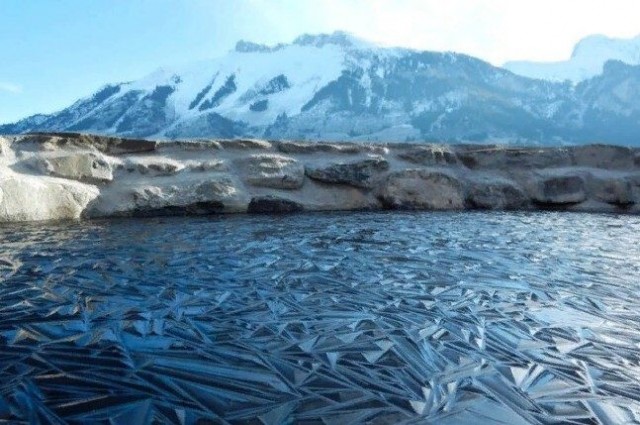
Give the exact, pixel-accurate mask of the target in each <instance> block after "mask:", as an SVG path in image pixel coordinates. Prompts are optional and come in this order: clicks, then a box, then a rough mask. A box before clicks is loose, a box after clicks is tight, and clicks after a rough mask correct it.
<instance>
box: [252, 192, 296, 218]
mask: <svg viewBox="0 0 640 425" xmlns="http://www.w3.org/2000/svg"><path fill="white" fill-rule="evenodd" d="M303 210H304V206H303V205H302V204H300V203H298V202H294V201H291V200H289V199H284V198H279V197H277V196H260V197H256V198H251V202H249V206H248V208H247V212H249V213H253V214H282V213H293V212H300V211H303Z"/></svg>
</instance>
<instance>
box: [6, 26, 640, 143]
mask: <svg viewBox="0 0 640 425" xmlns="http://www.w3.org/2000/svg"><path fill="white" fill-rule="evenodd" d="M639 70H640V67H634V66H630V65H625V64H623V63H621V62H608V63H607V64H606V65H605V66H604V69H603V73H602V74H601V75H600V76H598V77H595V78H592V79H589V80H586V81H584V82H582V83H580V84H578V85H576V86H573V85H571V84H563V83H554V82H549V81H543V80H536V79H530V78H526V77H522V76H518V75H515V74H513V73H512V72H510V71H507V70H505V69H502V68H497V67H494V66H492V65H490V64H488V63H486V62H484V61H481V60H479V59H476V58H473V57H470V56H466V55H461V54H455V53H436V52H422V51H415V50H408V49H400V48H381V47H378V46H375V45H373V44H370V43H368V42H366V41H363V40H360V39H358V38H355V37H353V36H351V35H348V34H346V33H343V32H336V33H333V34H330V35H303V36H301V37H299V38H298V39H296V40H295V41H294V42H293V43H291V44H280V45H277V46H264V45H258V44H255V43H250V42H245V41H241V42H239V43H238V44H237V46H236V48H235V50H234V51H232V52H230V53H228V54H227V55H226V56H224V57H222V58H218V59H214V60H210V61H204V62H200V63H195V64H192V65H190V66H186V67H183V68H176V69H161V70H158V71H156V72H154V73H152V74H151V75H149V76H147V77H145V78H142V79H140V80H138V81H133V82H128V83H120V84H111V85H107V86H105V87H103V88H102V89H101V90H99V91H97V92H96V93H94V94H93V95H91V96H89V97H87V98H84V99H81V100H79V101H77V102H76V103H74V104H73V105H71V106H70V107H68V108H66V109H64V110H62V111H60V112H58V113H54V114H51V115H35V116H32V117H29V118H26V119H24V120H22V121H19V122H17V123H14V124H7V125H4V126H0V134H2V133H5V134H6V133H21V132H27V131H81V132H92V133H99V134H114V135H120V136H129V137H148V138H169V139H173V138H200V137H226V138H230V137H264V138H270V139H306V140H319V139H321V140H354V141H367V140H376V141H377V140H379V141H420V140H429V141H441V142H447V141H476V142H478V141H482V142H496V141H498V142H522V143H541V144H544V143H556V144H557V143H581V142H594V141H603V142H612V143H627V144H635V143H638V142H640V140H638V139H639V138H637V135H638V134H640V119H639V117H640V105H638V104H637V102H636V101H635V99H637V97H634V96H636V94H637V93H638V90H639V88H640V71H639Z"/></svg>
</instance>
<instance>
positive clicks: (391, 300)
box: [0, 213, 640, 424]
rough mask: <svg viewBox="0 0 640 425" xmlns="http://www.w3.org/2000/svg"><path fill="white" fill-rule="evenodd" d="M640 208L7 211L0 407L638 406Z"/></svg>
mask: <svg viewBox="0 0 640 425" xmlns="http://www.w3.org/2000/svg"><path fill="white" fill-rule="evenodd" d="M639 230H640V220H639V219H637V218H634V217H629V216H624V217H617V216H606V215H582V214H554V213H514V214H506V213H505V214H500V213H497V214H496V213H492V214H481V213H455V214H454V213H442V214H440V213H431V214H430V213H423V214H402V213H400V214H399V213H393V214H384V213H375V214H371V213H362V214H314V215H301V216H287V217H269V216H264V217H223V218H217V217H212V218H196V219H178V218H176V219H170V218H164V219H156V220H145V221H136V220H115V221H104V222H92V223H66V224H65V223H61V224H53V225H52V224H45V225H15V226H10V227H5V228H2V229H0V240H2V244H1V245H0V279H2V282H1V283H0V420H2V419H4V420H8V421H9V422H10V423H20V422H27V423H28V422H32V423H38V422H40V423H68V422H71V423H141V424H143V423H176V424H185V423H256V424H282V423H292V422H296V423H309V424H315V423H318V424H332V423H336V424H338V423H339V424H342V423H373V424H396V423H411V424H418V423H425V422H430V423H439V424H440V423H444V424H459V423H503V424H547V423H574V424H586V423H599V424H621V423H636V422H638V419H639V417H640V383H639V382H640V379H639V378H640V348H639V347H640V316H638V311H640V301H639V300H638V296H637V294H638V293H639V289H640V279H638V276H640V273H639V272H640V261H639V258H640V244H638V243H637V240H636V236H635V235H637V234H638V231H639Z"/></svg>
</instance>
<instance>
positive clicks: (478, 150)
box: [0, 133, 640, 222]
mask: <svg viewBox="0 0 640 425" xmlns="http://www.w3.org/2000/svg"><path fill="white" fill-rule="evenodd" d="M639 155H640V151H638V150H637V149H631V148H625V147H617V146H606V145H590V146H578V147H562V148H557V149H553V148H544V149H540V148H531V149H525V148H517V149H515V148H511V147H504V146H486V145H485V146H471V145H447V146H438V145H416V144H413V145H412V144H377V145H375V144H349V143H317V144H314V143H302V142H276V141H274V142H266V141H262V140H236V141H230V140H198V141H193V142H187V141H180V142H151V141H146V140H125V139H117V138H112V137H102V136H91V135H85V134H66V133H64V134H63V133H58V134H51V135H47V134H35V135H33V134H32V135H26V136H15V137H2V138H0V222H8V221H30V220H56V219H75V218H80V217H109V216H156V215H201V214H218V213H241V212H251V213H286V212H296V211H327V210H362V209H382V208H387V209H416V210H460V209H465V208H468V209H491V210H508V209H536V208H553V209H562V210H570V211H606V212H623V213H634V214H635V213H638V212H640V202H639V200H640V160H638V158H639V157H640V156H639Z"/></svg>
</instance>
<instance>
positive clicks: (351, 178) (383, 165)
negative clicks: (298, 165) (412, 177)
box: [305, 158, 389, 189]
mask: <svg viewBox="0 0 640 425" xmlns="http://www.w3.org/2000/svg"><path fill="white" fill-rule="evenodd" d="M388 169H389V162H388V161H387V160H385V159H382V158H373V159H365V160H362V161H358V162H349V163H346V164H343V163H338V164H331V165H329V166H327V167H323V168H316V167H307V168H306V169H305V173H306V174H307V176H308V177H309V178H311V179H313V180H317V181H320V182H323V183H329V184H346V185H350V186H355V187H360V188H362V189H371V188H373V187H374V185H375V184H376V183H377V181H376V180H377V178H379V177H380V174H381V173H382V172H384V171H387V170H388Z"/></svg>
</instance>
